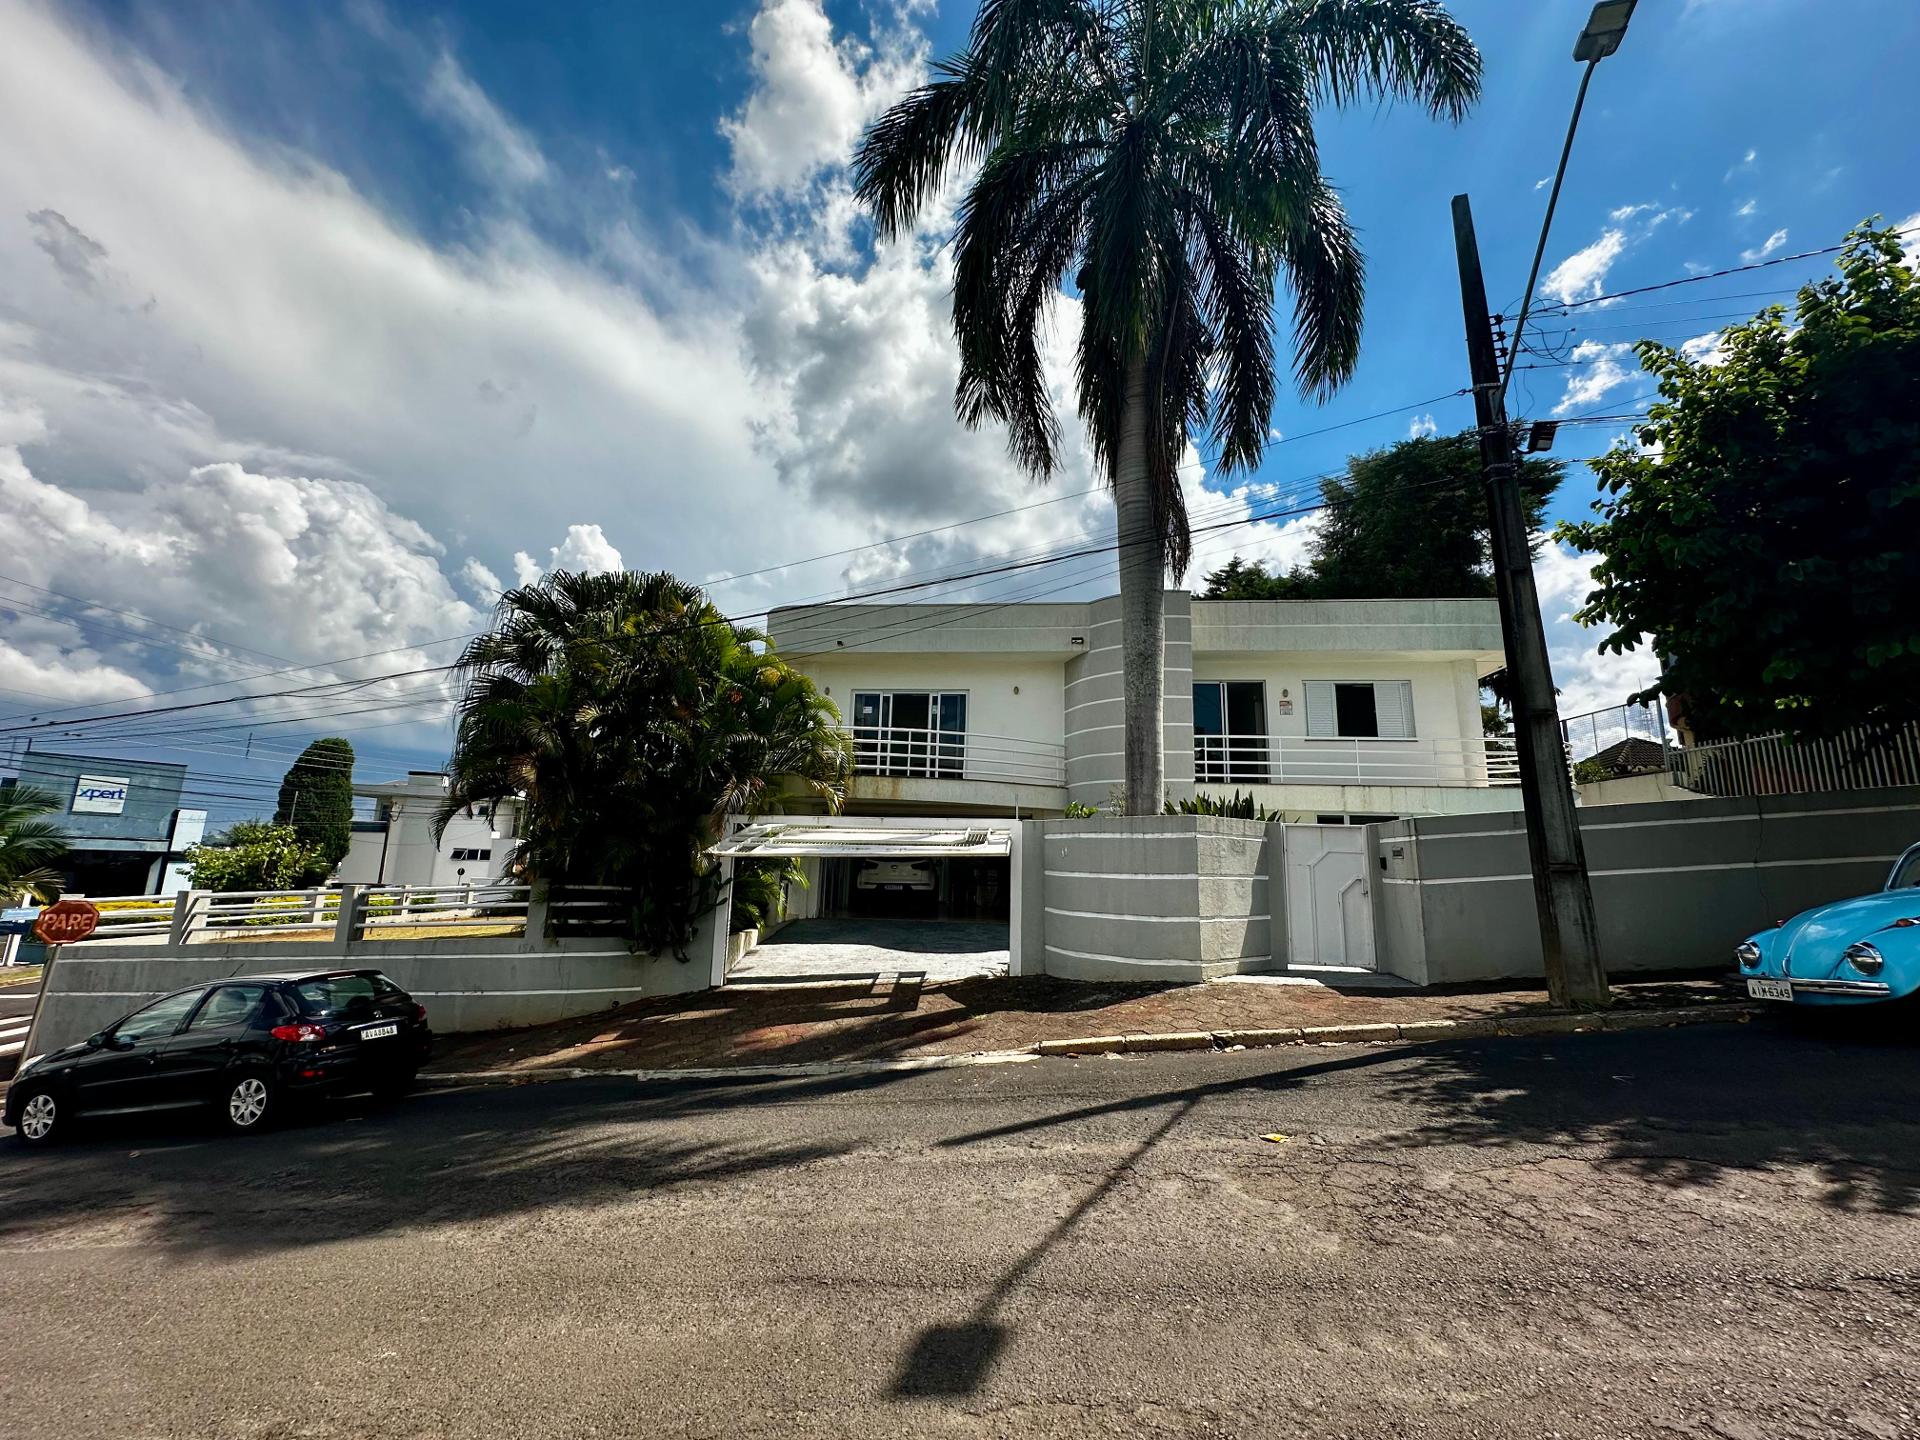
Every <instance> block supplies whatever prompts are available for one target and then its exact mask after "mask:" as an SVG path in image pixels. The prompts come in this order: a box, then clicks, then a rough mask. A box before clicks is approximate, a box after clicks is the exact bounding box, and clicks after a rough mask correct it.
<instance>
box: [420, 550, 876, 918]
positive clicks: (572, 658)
mask: <svg viewBox="0 0 1920 1440" xmlns="http://www.w3.org/2000/svg"><path fill="white" fill-rule="evenodd" d="M756 647H760V648H756ZM459 674H460V675H461V677H462V680H463V684H464V692H465V693H464V698H463V699H462V702H461V707H460V721H459V729H458V732H457V735H456V738H455V742H454V753H453V758H452V761H451V764H450V766H449V774H448V791H447V798H446V800H445V801H444V802H443V804H442V806H441V809H440V815H439V822H438V823H439V827H440V828H441V829H442V830H444V828H445V826H446V824H447V822H448V821H449V820H450V819H451V818H452V817H453V816H454V815H455V814H456V813H458V812H459V811H460V810H462V809H464V808H465V807H467V806H469V805H473V804H479V803H496V804H497V803H498V802H499V801H500V800H503V799H505V798H507V797H509V796H520V797H523V799H524V802H525V803H524V811H523V814H524V819H523V822H522V824H523V832H522V834H521V835H520V836H519V837H518V845H517V854H516V857H515V859H516V863H517V864H519V865H520V867H521V868H523V869H524V870H525V871H526V873H528V874H530V875H533V876H536V877H538V878H540V879H543V880H549V881H558V882H572V883H575V884H607V885H621V886H624V887H626V888H628V889H630V890H632V891H633V892H634V895H635V897H636V899H635V913H634V927H635V938H636V941H637V942H638V943H639V944H640V946H641V947H642V948H646V949H655V950H659V949H672V950H675V951H677V952H684V950H685V947H686V945H687V943H688V942H689V940H690V939H691V935H692V924H693V921H694V919H696V918H697V917H698V915H699V914H700V913H702V912H703V911H704V910H705V909H706V908H707V907H708V906H709V905H710V904H711V903H712V901H713V898H714V894H715V887H716V886H717V885H718V879H717V877H716V876H715V874H714V872H713V868H712V866H711V865H710V864H708V862H707V861H706V859H705V855H704V852H705V849H706V847H707V846H708V845H709V844H711V843H712V842H713V841H714V840H715V839H716V838H718V834H719V826H720V820H721V817H722V816H724V815H726V814H729V813H736V812H737V813H745V814H758V813H760V812H762V811H764V810H768V809H775V808H778V807H780V806H781V805H783V804H784V803H786V801H787V800H788V799H789V798H801V797H804V798H805V799H807V800H808V801H810V802H812V803H816V804H824V805H825V806H826V807H827V808H828V809H830V810H837V809H838V808H839V806H840V803H841V801H842V799H843V798H844V797H845V794H846V785H847V779H848V777H849V776H850V775H851V773H852V751H851V747H850V745H849V743H848V741H847V738H846V735H845V733H844V731H842V730H841V728H840V725H839V719H840V717H839V714H838V712H837V711H835V709H834V707H833V702H832V701H830V700H828V699H827V698H826V697H825V696H823V695H821V694H820V693H819V692H818V691H817V690H816V689H815V688H814V686H813V684H812V682H811V681H809V680H808V679H807V678H806V677H805V676H804V675H802V674H800V673H799V672H798V671H797V670H794V669H793V668H792V667H791V666H789V665H787V664H786V663H785V662H784V661H782V660H781V659H780V658H779V657H778V656H776V655H774V654H773V653H772V651H771V650H770V649H767V648H765V641H764V637H763V636H761V635H760V634H759V633H758V632H756V631H753V630H750V629H747V628H745V627H742V626H737V625H734V624H733V623H732V622H730V621H729V620H728V619H727V618H726V617H725V616H724V615H722V614H721V613H720V612H719V611H718V610H716V609H715V608H714V606H713V605H712V604H711V603H710V602H709V601H708V600H707V599H706V597H705V596H704V595H703V594H702V593H701V591H700V590H699V588H698V587H697V586H693V585H688V584H686V583H685V582H683V581H680V580H677V579H675V578H674V577H673V576H672V575H668V574H664V573H657V574H638V573H617V574H610V575H576V574H571V573H568V572H566V571H556V572H555V573H553V574H551V575H548V576H547V577H546V578H545V579H543V580H541V581H540V582H539V583H538V584H536V585H524V586H521V587H519V588H518V589H514V590H509V591H508V592H507V593H506V594H504V595H502V596H501V597H500V603H499V608H498V611H497V615H496V620H495V624H494V627H493V629H492V630H491V631H489V632H488V633H487V634H485V635H482V636H480V637H478V638H477V639H475V640H473V641H471V642H470V643H469V644H468V645H467V648H466V650H465V651H464V652H462V654H461V656H460V660H459Z"/></svg>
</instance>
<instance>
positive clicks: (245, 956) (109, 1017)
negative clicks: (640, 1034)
mask: <svg viewBox="0 0 1920 1440" xmlns="http://www.w3.org/2000/svg"><path fill="white" fill-rule="evenodd" d="M709 923H710V922H708V921H703V922H702V924H701V925H700V927H699V928H698V929H697V930H696V932H695V935H694V942H693V945H692V947H691V948H690V951H689V953H690V954H691V955H692V956H693V957H694V958H693V960H692V961H691V962H683V961H680V960H676V959H674V958H673V957H672V956H655V955H635V954H633V953H631V952H630V951H629V950H628V949H627V948H626V947H625V946H624V945H622V944H621V943H620V942H619V941H618V940H589V939H568V940H555V941H549V942H547V943H545V944H540V943H538V942H535V943H531V944H530V943H529V942H527V941H526V940H525V939H523V938H512V939H492V938H490V939H468V940H461V939H457V938H451V937H450V938H448V939H445V940H418V941H413V940H377V941H375V940H370V941H363V942H359V943H356V944H353V945H348V946H345V947H341V946H339V945H333V944H327V943H323V942H316V943H314V944H311V945H308V944H300V943H298V942H291V941H289V942H275V943H268V944H262V943H260V942H257V941H255V942H251V943H249V942H246V941H234V942H230V943H219V944H194V945H182V946H170V945H165V944H153V945H142V944H137V943H134V942H131V941H129V942H124V943H121V944H113V945H109V944H104V943H89V944H85V945H68V946H62V947H58V948H57V949H56V950H55V951H54V955H53V959H52V962H51V964H50V965H49V966H48V968H47V971H46V976H45V980H44V983H43V985H42V990H41V997H40V1004H39V1009H38V1011H37V1013H36V1015H35V1019H34V1027H33V1031H32V1033H31V1035H30V1036H29V1038H28V1042H27V1051H26V1053H27V1054H29V1055H41V1054H45V1053H46V1052H47V1051H49V1050H56V1049H58V1048H59V1047H61V1046H62V1045H70V1044H72V1043H73V1042H74V1041H76V1040H83V1039H85V1038H86V1037H87V1036H89V1035H91V1034H92V1033H93V1032H94V1031H96V1030H99V1029H102V1028H104V1027H105V1026H107V1025H111V1024H112V1023H113V1022H114V1021H115V1020H118V1019H119V1018H120V1017H121V1016H123V1015H126V1014H129V1013H130V1012H132V1011H134V1010H137V1009H138V1008H139V1007H140V1006H141V1005H143V1004H144V1003H146V1002H147V1001H148V1000H152V999H157V998H158V997H160V996H162V995H165V994H167V993H168V992H170V991H174V990H178V989H180V988H182V987H183V986H187V985H193V984H197V983H199V982H201V981H204V980H220V979H225V978H226V977H227V976H230V975H247V974H255V973H258V972H261V971H270V970H288V969H293V968H297V967H299V966H304V965H311V966H313V967H314V968H315V969H327V968H335V967H338V968H343V969H355V968H359V967H372V968H375V969H379V970H382V971H384V972H386V974H387V975H389V976H391V977H392V979H393V981H394V983H395V984H397V985H399V986H400V988H401V989H403V990H406V991H408V992H410V993H411V994H412V995H413V996H414V997H415V998H416V999H417V1000H419V1001H420V1003H421V1004H423V1005H425V1006H426V1007H427V1016H428V1020H429V1022H430V1023H431V1024H432V1025H433V1028H434V1029H435V1030H436V1031H438V1032H439V1033H441V1034H443V1035H444V1034H453V1033H455V1032H459V1031H473V1030H500V1029H509V1028H517V1027H519V1026H522V1025H544V1024H546V1023H548V1022H549V1021H553V1020H569V1019H572V1018H574V1017H576V1016H580V1015H591V1014H593V1013H594V1012H595V1011H599V1010H606V1009H610V1008H611V1007H613V1006H615V1005H627V1004H631V1003H632V1002H633V1001H635V1000H646V999H651V998H653V997H654V996H657V995H679V994H684V993H686V992H687V991H690V990H702V989H705V988H706V987H707V984H708V980H709V966H708V964H707V963H706V956H707V952H708V949H709V948H710V945H711V932H710V930H709V929H708V925H709Z"/></svg>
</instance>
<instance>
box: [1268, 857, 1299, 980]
mask: <svg viewBox="0 0 1920 1440" xmlns="http://www.w3.org/2000/svg"><path fill="white" fill-rule="evenodd" d="M1267 916H1268V920H1267V924H1268V926H1269V927H1270V933H1271V935H1272V937H1273V968H1274V969H1276V970H1284V969H1286V968H1287V958H1288V956H1290V955H1291V954H1292V953H1293V937H1292V935H1291V934H1290V933H1289V932H1288V930H1287V827H1286V826H1285V825H1283V824H1281V823H1280V822H1279V821H1278V820H1275V821H1272V822H1270V823H1269V824H1268V826H1267Z"/></svg>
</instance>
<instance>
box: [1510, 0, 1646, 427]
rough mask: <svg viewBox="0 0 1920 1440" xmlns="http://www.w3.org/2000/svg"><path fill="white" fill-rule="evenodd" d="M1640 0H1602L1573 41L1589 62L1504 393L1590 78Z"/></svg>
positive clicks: (1524, 299) (1544, 224) (1622, 32)
mask: <svg viewBox="0 0 1920 1440" xmlns="http://www.w3.org/2000/svg"><path fill="white" fill-rule="evenodd" d="M1636 3H1637V0H1600V3H1599V4H1598V5H1596V6H1594V7H1593V13H1592V14H1591V15H1589V16H1588V17H1587V28H1586V29H1584V30H1582V31H1581V32H1580V38H1579V39H1578V40H1576V41H1574V42H1573V58H1574V59H1576V60H1584V61H1586V62H1587V68H1586V69H1585V70H1584V71H1583V72H1582V73H1581V75H1580V93H1579V94H1578V95H1576V96H1574V97H1573V118H1572V119H1570V120H1568V121H1567V139H1566V143H1565V144H1564V145H1562V146H1561V147H1560V164H1559V167H1558V168H1557V169H1555V170H1554V172H1553V189H1552V190H1551V191H1550V192H1548V195H1547V215H1546V218H1545V219H1544V220H1542V221H1541V222H1540V243H1539V244H1538V245H1536V246H1535V247H1534V250H1533V268H1532V269H1531V270H1529V271H1527V288H1526V292H1525V293H1524V294H1523V295H1522V297H1521V300H1520V323H1519V324H1517V325H1515V326H1514V327H1513V340H1512V343H1511V344H1509V345H1508V347H1507V368H1506V373H1505V374H1504V375H1502V376H1501V377H1500V394H1501V395H1502V396H1503V397H1504V396H1505V395H1506V393H1507V386H1508V385H1509V384H1510V383H1511V382H1512V380H1513V362H1514V361H1515V360H1516V359H1518V358H1519V355H1520V333H1521V331H1523V330H1525V329H1526V328H1527V314H1528V312H1529V311H1531V310H1532V309H1533V284H1534V282H1535V281H1536V280H1538V279H1539V278H1540V257H1541V256H1543V255H1545V254H1546V253H1547V232H1548V231H1549V230H1551V229H1552V228H1553V211H1554V207H1555V206H1557V205H1558V204H1559V203H1560V182H1561V181H1563V180H1565V179H1566V178H1567V156H1568V155H1569V154H1571V153H1572V151H1573V132H1574V131H1575V130H1577V129H1578V128H1579V126H1580V111H1581V109H1582V108H1583V107H1584V106H1585V105H1586V103H1587V82H1588V81H1590V80H1592V79H1593V67H1594V66H1596V65H1598V64H1599V63H1600V62H1601V61H1602V60H1604V59H1606V58H1607V56H1609V55H1611V54H1613V52H1614V51H1616V50H1618V49H1619V48H1620V42H1621V41H1622V40H1624V39H1626V37H1627V21H1628V20H1630V19H1632V18H1633V7H1634V5H1635V4H1636Z"/></svg>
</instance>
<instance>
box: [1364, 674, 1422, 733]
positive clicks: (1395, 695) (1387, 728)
mask: <svg viewBox="0 0 1920 1440" xmlns="http://www.w3.org/2000/svg"><path fill="white" fill-rule="evenodd" d="M1373 708H1374V713H1375V714H1376V715H1378V716H1379V721H1380V738H1381V739H1382V740H1411V739H1413V682H1412V681H1411V680H1382V681H1380V682H1379V683H1378V684H1377V685H1375V686H1374V687H1373Z"/></svg>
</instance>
